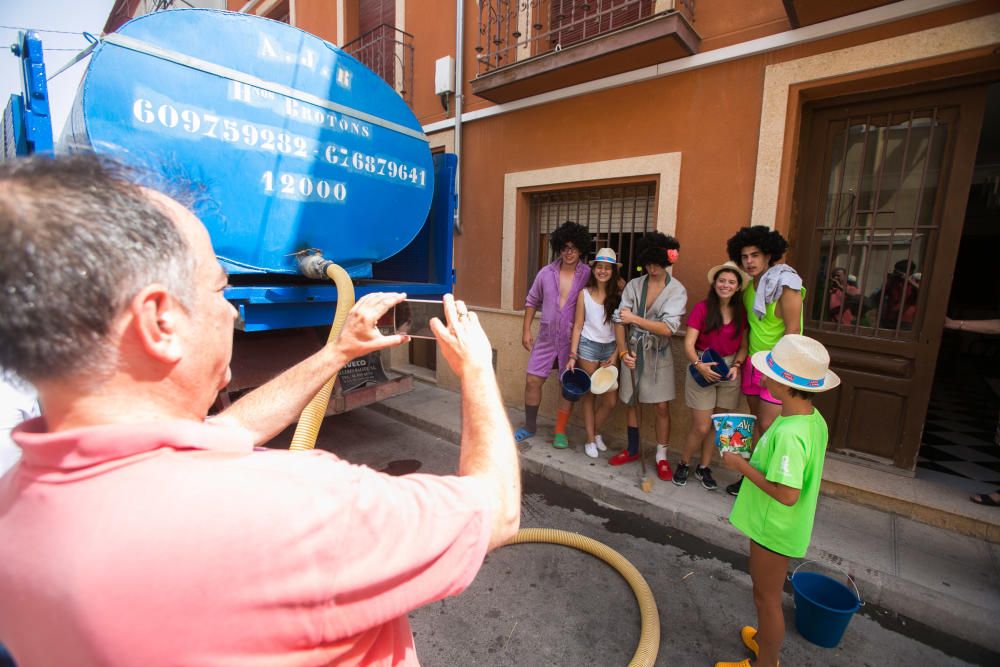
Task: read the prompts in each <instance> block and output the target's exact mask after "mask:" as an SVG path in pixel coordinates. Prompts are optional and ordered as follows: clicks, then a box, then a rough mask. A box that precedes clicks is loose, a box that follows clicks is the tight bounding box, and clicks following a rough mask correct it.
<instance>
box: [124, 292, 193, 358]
mask: <svg viewBox="0 0 1000 667" xmlns="http://www.w3.org/2000/svg"><path fill="white" fill-rule="evenodd" d="M129 311H130V312H131V313H132V327H133V331H134V333H135V336H136V339H137V340H138V341H139V343H140V345H141V346H142V348H143V350H145V352H146V353H147V354H149V355H150V356H151V357H153V358H155V359H157V360H159V361H162V362H163V363H168V364H174V363H177V362H178V361H180V359H181V357H182V356H183V353H184V346H183V344H182V341H181V338H180V336H179V335H178V334H179V329H178V327H179V326H180V325H181V320H182V319H184V318H186V317H187V312H186V311H185V310H184V308H183V307H182V306H181V303H180V301H178V300H177V298H176V297H174V296H173V295H172V294H170V292H169V291H167V288H166V287H164V286H163V285H160V284H158V283H154V284H152V285H148V286H146V287H144V288H143V289H142V290H140V291H139V293H138V294H136V295H135V296H134V297H133V298H132V302H131V304H130V305H129Z"/></svg>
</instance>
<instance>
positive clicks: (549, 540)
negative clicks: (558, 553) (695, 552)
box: [504, 528, 660, 667]
mask: <svg viewBox="0 0 1000 667" xmlns="http://www.w3.org/2000/svg"><path fill="white" fill-rule="evenodd" d="M526 542H543V543H546V544H561V545H563V546H566V547H572V548H573V549H579V550H580V551H584V552H586V553H588V554H590V555H591V556H594V557H596V558H600V559H601V560H603V561H604V562H605V563H607V564H608V565H610V566H611V567H613V568H614V569H615V570H617V571H618V574H620V575H622V578H624V579H625V581H626V582H628V585H629V586H630V587H631V588H632V592H633V593H634V594H635V599H636V602H638V603H639V617H640V620H641V626H640V630H639V645H638V646H637V647H636V649H635V653H633V654H632V660H630V661H629V663H628V664H629V667H652V666H653V665H654V664H656V654H657V652H658V651H659V649H660V614H659V612H658V611H657V609H656V600H655V599H654V598H653V591H652V590H651V589H650V588H649V584H647V583H646V580H645V579H644V578H643V576H642V575H641V574H640V573H639V570H637V569H636V567H635V565H632V563H630V562H628V560H626V559H625V557H624V556H622V555H621V554H620V553H618V552H617V551H615V550H614V549H612V548H611V547H609V546H608V545H606V544H602V543H601V542H598V541H597V540H594V539H591V538H589V537H586V536H584V535H579V534H577V533H571V532H569V531H566V530H556V529H554V528H522V529H521V530H519V531H518V532H517V535H515V536H514V537H512V538H511V539H510V541H508V542H507V544H505V545H504V546H509V545H511V544H524V543H526Z"/></svg>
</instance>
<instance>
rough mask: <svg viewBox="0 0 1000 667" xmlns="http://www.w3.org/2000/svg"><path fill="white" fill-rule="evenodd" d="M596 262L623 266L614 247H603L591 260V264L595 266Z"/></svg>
mask: <svg viewBox="0 0 1000 667" xmlns="http://www.w3.org/2000/svg"><path fill="white" fill-rule="evenodd" d="M594 262H607V263H608V264H617V265H618V266H621V265H622V263H621V262H619V261H618V255H617V253H615V250H614V248H601V249H600V250H598V251H597V254H596V255H595V256H594V259H592V260H590V265H591V266H593V265H594Z"/></svg>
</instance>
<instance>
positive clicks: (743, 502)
mask: <svg viewBox="0 0 1000 667" xmlns="http://www.w3.org/2000/svg"><path fill="white" fill-rule="evenodd" d="M751 362H752V363H753V366H754V368H756V369H757V370H759V371H760V372H761V373H762V374H763V376H764V386H765V387H766V388H767V390H768V391H769V392H770V393H771V394H773V395H774V396H775V397H776V398H778V399H779V400H780V401H781V414H780V416H779V417H778V418H777V419H775V420H774V423H773V424H771V427H770V428H769V429H768V430H767V431H766V432H765V433H764V435H763V436H761V438H760V439H759V440H758V442H757V447H756V449H754V452H753V455H752V456H751V457H750V460H749V461H747V460H746V459H744V458H743V457H741V456H740V455H738V454H734V453H731V452H730V453H726V454H723V455H722V463H723V465H725V466H726V467H727V468H732V469H733V470H737V471H739V472H740V473H742V474H743V476H744V479H745V480H746V482H749V483H744V484H743V485H742V487H741V488H740V493H739V495H738V496H737V497H736V502H735V503H734V504H733V510H732V512H731V513H730V515H729V521H730V523H732V524H733V525H734V526H736V527H737V528H739V529H740V530H741V531H742V532H743V533H745V534H746V535H747V537H749V538H750V578H751V579H752V580H753V598H754V606H756V607H757V628H756V629H755V628H753V627H749V626H747V627H744V628H743V629H742V630H741V631H740V637H741V638H742V639H743V643H744V644H745V645H746V647H747V648H748V649H750V651H751V652H752V653H753V654H754V657H755V658H756V660H755V661H754V662H753V663H751V662H750V660H749V659H745V660H742V661H740V662H719V663H716V667H750V665H751V664H753V665H761V666H766V667H777V664H778V654H779V652H780V650H781V643H782V641H783V640H784V638H785V619H784V615H783V614H782V611H781V591H782V588H783V586H784V583H785V575H786V574H787V572H788V560H789V558H800V557H802V556H804V555H805V553H806V549H807V548H808V547H809V538H810V537H811V536H812V527H813V519H814V517H815V516H816V501H817V499H818V498H819V486H820V482H821V481H822V477H823V459H824V457H825V455H826V443H827V427H826V422H825V421H824V420H823V416H822V415H820V413H819V411H818V410H816V408H814V407H813V404H812V395H813V394H814V393H817V392H823V391H829V390H830V389H833V388H835V387H836V386H837V385H839V384H840V378H838V377H837V376H836V374H834V373H833V372H831V371H830V355H829V353H827V351H826V348H824V347H823V345H822V344H821V343H820V342H819V341H816V340H813V339H812V338H808V337H806V336H800V335H798V334H786V335H785V336H784V337H782V338H781V340H779V341H778V343H777V344H776V345H775V346H774V348H773V349H772V350H770V351H763V352H757V353H756V354H754V355H753V356H752V357H751Z"/></svg>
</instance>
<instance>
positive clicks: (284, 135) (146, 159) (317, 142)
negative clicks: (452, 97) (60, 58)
mask: <svg viewBox="0 0 1000 667" xmlns="http://www.w3.org/2000/svg"><path fill="white" fill-rule="evenodd" d="M61 145H62V146H64V147H69V149H71V150H73V149H78V148H79V149H93V150H95V151H97V152H98V153H102V154H106V155H109V156H111V157H114V158H116V159H118V160H121V161H124V162H126V163H129V164H132V165H134V166H137V167H138V168H140V169H142V170H145V171H147V172H149V173H152V174H154V175H156V176H160V177H163V178H164V179H166V180H169V181H172V182H176V181H178V180H180V181H187V182H189V183H191V184H192V186H194V187H196V188H198V189H200V190H201V192H202V193H203V194H204V197H203V198H202V199H203V200H204V201H205V202H206V203H207V205H202V206H199V207H197V208H196V211H197V213H198V215H199V217H200V218H201V219H202V220H203V221H204V223H205V225H206V226H207V227H208V230H209V233H210V235H211V237H212V241H213V244H214V246H215V250H216V253H217V254H218V257H219V260H220V261H221V262H222V263H223V265H224V266H225V268H226V269H227V270H228V271H229V273H230V275H231V285H232V286H231V287H230V288H229V291H228V292H227V297H228V298H230V299H231V300H232V301H233V302H234V303H235V304H236V305H237V306H238V308H239V309H240V312H241V328H243V329H244V330H247V331H253V330H260V329H271V328H285V327H293V326H295V327H298V326H312V325H317V324H328V323H329V322H330V320H331V319H332V312H333V303H334V302H335V301H336V290H335V288H334V287H333V286H332V285H328V284H322V283H310V282H309V281H308V280H306V279H304V278H302V277H301V276H300V275H299V270H298V265H297V259H296V255H297V253H300V252H302V251H305V250H308V249H312V248H316V249H319V250H320V251H321V252H322V253H323V254H324V255H325V256H326V257H327V258H328V259H331V260H333V261H334V262H336V263H338V264H340V265H341V266H343V267H344V268H345V269H346V270H347V272H348V274H349V275H350V276H351V277H352V278H354V279H356V280H357V281H360V284H359V289H358V294H359V295H360V294H364V293H365V292H366V291H375V290H387V289H397V290H402V291H407V292H408V293H410V294H413V295H415V296H421V297H423V298H427V297H429V296H434V295H440V294H442V293H444V292H447V291H450V289H451V284H452V279H453V278H452V275H451V229H450V224H451V215H452V212H453V206H454V201H453V196H452V192H453V175H454V170H455V160H454V156H450V155H441V156H437V159H436V160H432V157H431V152H430V149H429V147H428V143H427V137H426V136H425V135H424V134H423V131H422V129H421V126H420V124H419V123H418V122H417V119H416V117H415V116H414V115H413V113H412V111H411V110H410V109H409V107H408V106H407V104H406V103H405V102H404V101H403V100H402V98H400V96H399V95H398V94H397V93H396V91H395V90H393V88H392V87H390V86H389V85H388V84H387V83H385V82H384V81H383V80H382V79H381V78H379V77H378V76H377V75H375V74H374V73H373V72H371V71H370V70H369V69H367V68H366V67H365V66H364V65H362V64H361V63H359V62H358V61H357V60H355V59H354V58H353V57H351V56H350V55H348V54H346V53H344V52H343V51H341V50H340V49H339V48H337V47H336V46H334V45H332V44H330V43H328V42H326V41H324V40H322V39H320V38H318V37H315V36H313V35H310V34H308V33H305V32H303V31H301V30H299V29H297V28H294V27H291V26H289V25H287V24H284V23H279V22H276V21H271V20H269V19H264V18H261V17H257V16H252V15H246V14H237V13H232V12H223V11H216V10H205V9H181V10H172V11H165V12H156V13H153V14H147V15H145V16H142V17H139V18H137V19H134V20H132V21H130V22H129V23H127V24H125V25H124V26H122V27H121V28H120V29H119V30H118V32H116V33H112V34H110V35H107V36H105V37H104V38H103V39H102V40H101V41H100V42H99V43H98V44H97V45H96V46H95V47H94V48H93V52H92V54H91V55H90V61H89V63H88V67H87V72H86V74H85V76H84V78H83V80H82V81H81V84H80V89H79V92H78V94H77V98H76V101H75V103H74V106H73V111H72V114H71V116H70V119H69V121H68V122H67V124H66V128H65V130H64V133H63V137H62V141H61ZM438 181H440V182H438ZM436 182H437V185H438V188H437V193H435V183H436ZM432 202H433V203H434V207H433V208H434V210H433V211H432V210H431V209H432ZM429 212H430V213H431V215H430V216H429V215H428V213H429ZM367 280H371V281H372V282H371V283H370V284H367V285H366V282H367Z"/></svg>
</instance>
